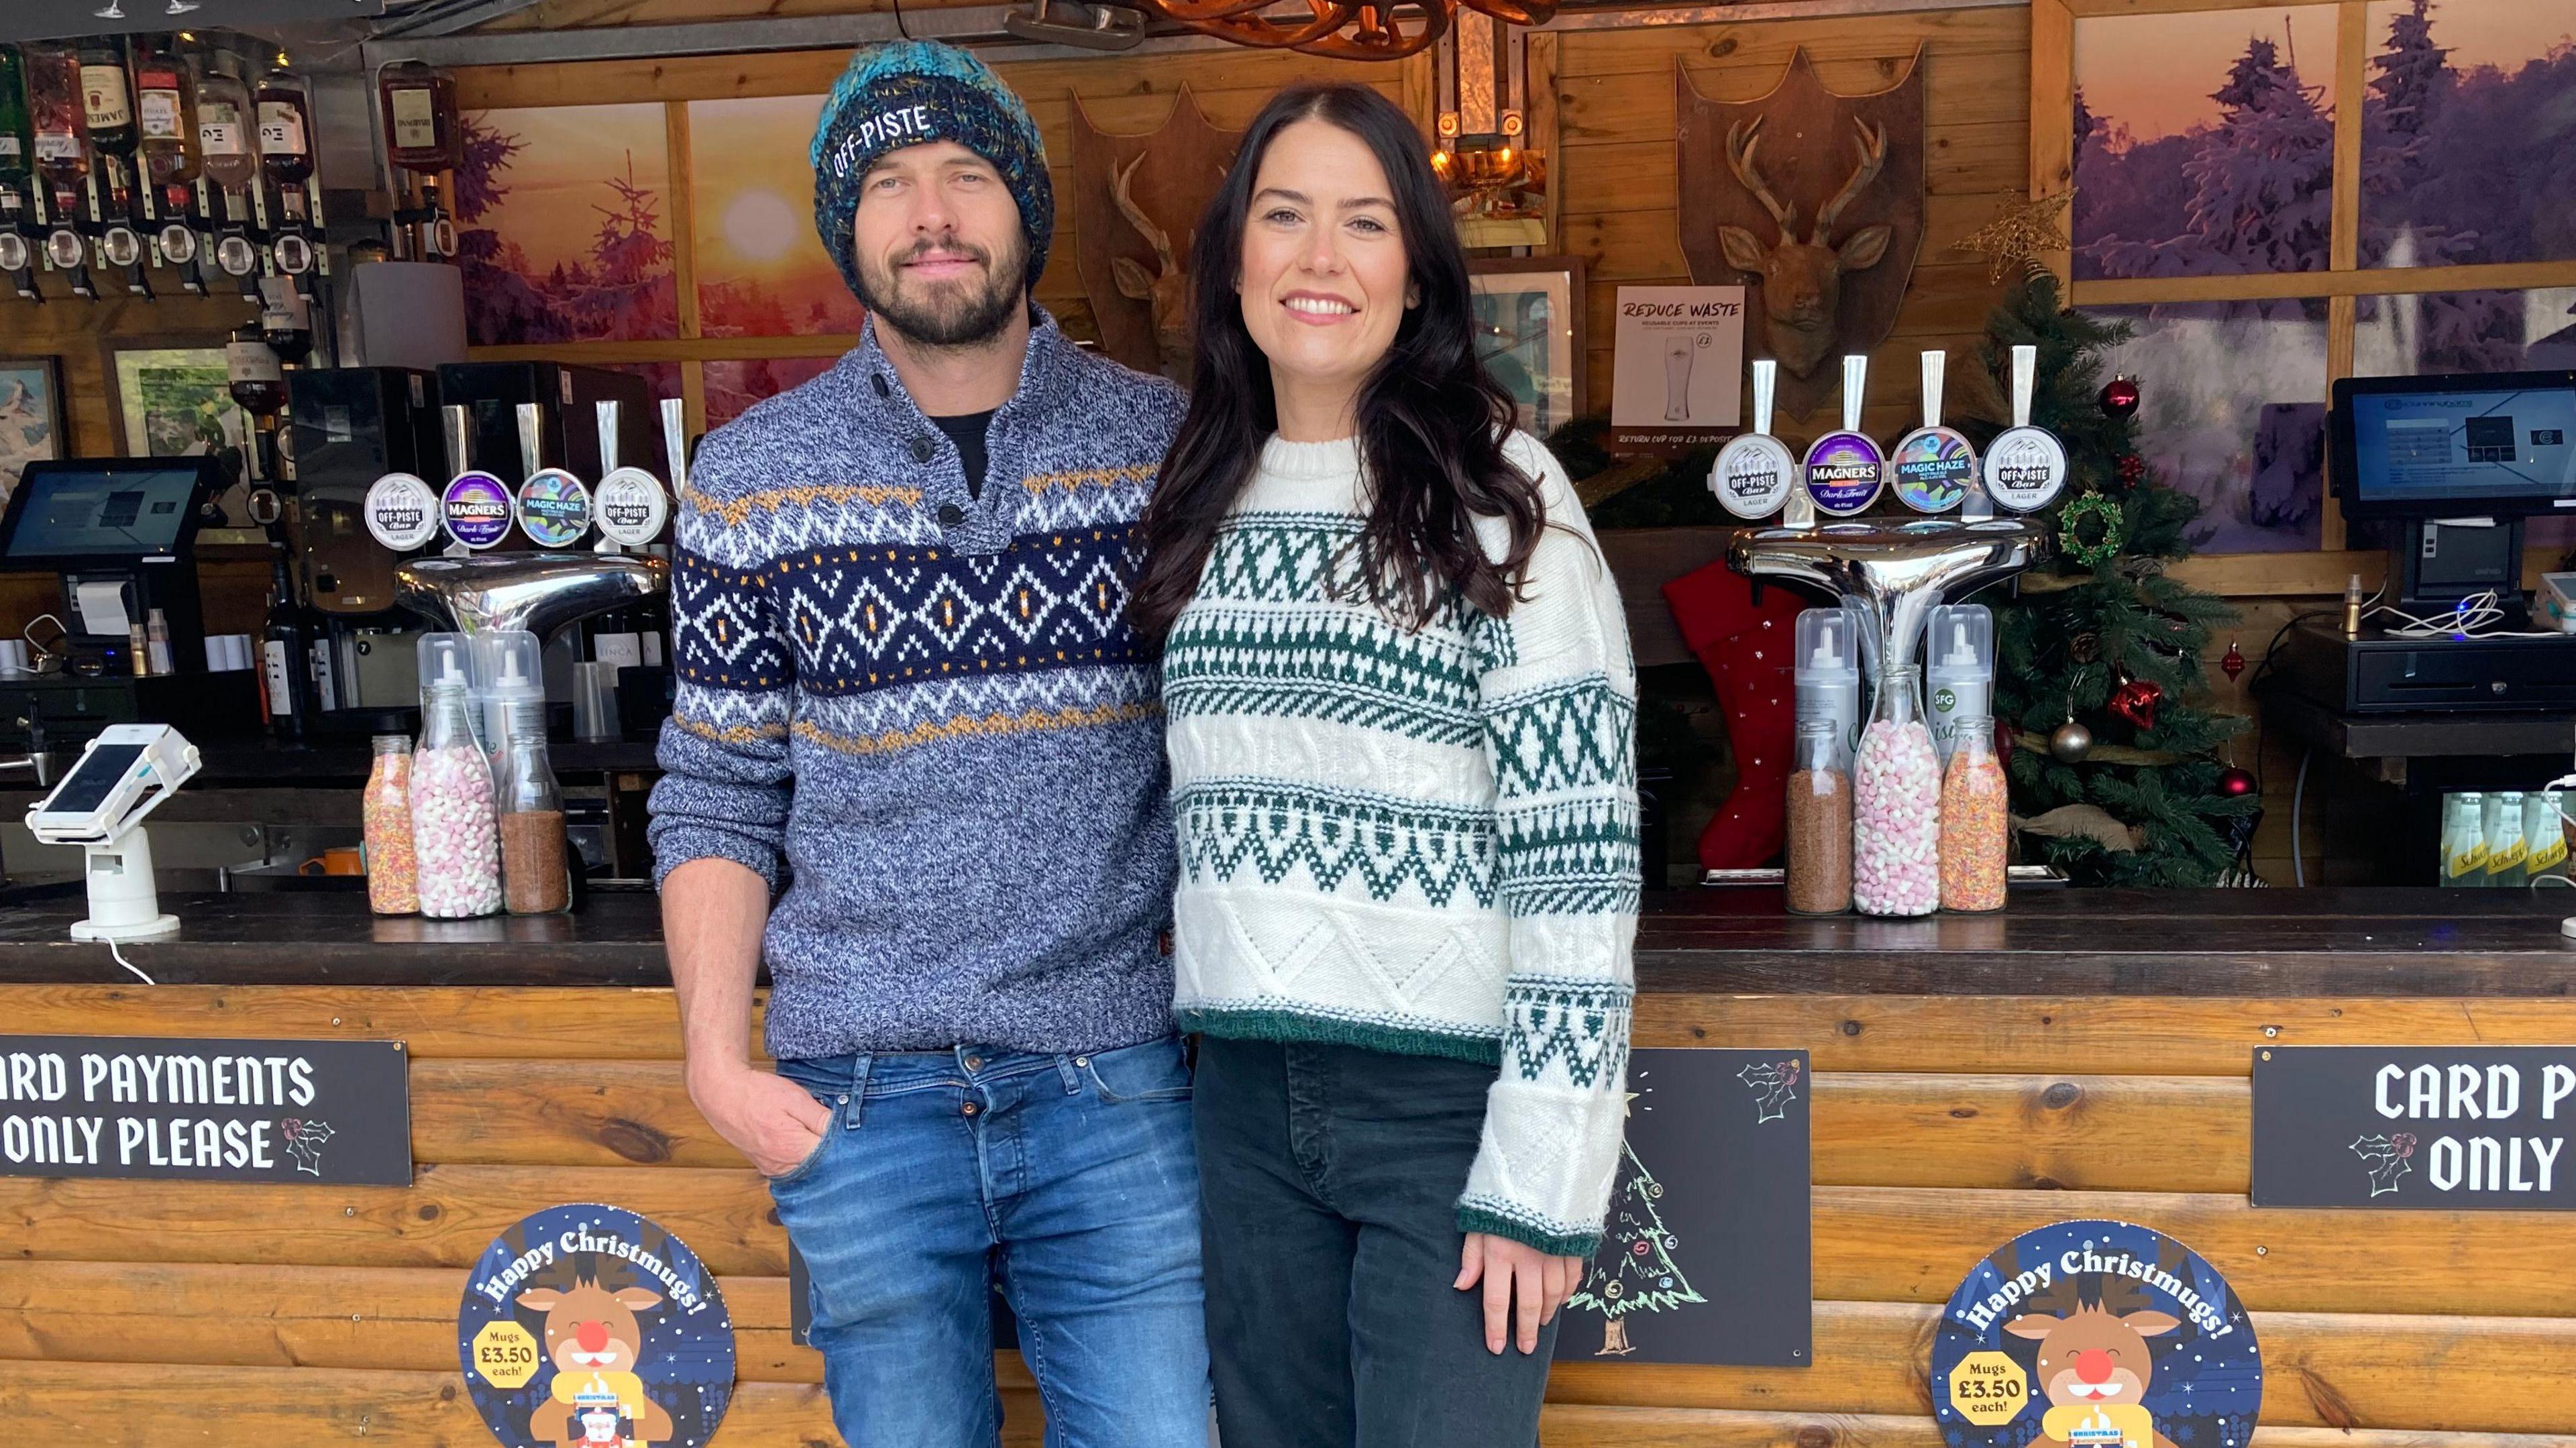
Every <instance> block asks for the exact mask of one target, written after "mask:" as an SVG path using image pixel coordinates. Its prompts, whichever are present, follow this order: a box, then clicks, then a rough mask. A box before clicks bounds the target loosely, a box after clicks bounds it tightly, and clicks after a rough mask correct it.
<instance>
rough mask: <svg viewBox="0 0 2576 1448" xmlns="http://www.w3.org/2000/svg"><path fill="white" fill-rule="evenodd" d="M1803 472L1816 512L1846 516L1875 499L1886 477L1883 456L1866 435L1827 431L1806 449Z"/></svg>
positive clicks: (1863, 510) (1885, 458)
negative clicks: (1814, 502)
mask: <svg viewBox="0 0 2576 1448" xmlns="http://www.w3.org/2000/svg"><path fill="white" fill-rule="evenodd" d="M1804 472H1805V474H1806V483H1807V496H1809V497H1811V498H1813V499H1815V500H1816V511H1817V512H1819V513H1831V514H1833V515H1834V516H1835V517H1837V518H1848V517H1850V516H1852V515H1853V514H1855V513H1861V512H1866V511H1867V510H1868V508H1869V505H1870V504H1872V503H1875V502H1877V501H1878V494H1879V489H1880V488H1881V487H1882V486H1883V485H1884V484H1885V483H1886V480H1887V457H1886V455H1885V454H1883V453H1881V452H1880V451H1879V450H1878V444H1877V443H1874V442H1872V441H1870V440H1869V437H1868V435H1867V434H1864V433H1858V432H1848V431H1846V432H1829V433H1826V434H1825V435H1824V436H1823V437H1820V438H1818V439H1816V441H1815V443H1814V445H1813V446H1811V447H1809V448H1808V449H1807V461H1806V465H1805V468H1804Z"/></svg>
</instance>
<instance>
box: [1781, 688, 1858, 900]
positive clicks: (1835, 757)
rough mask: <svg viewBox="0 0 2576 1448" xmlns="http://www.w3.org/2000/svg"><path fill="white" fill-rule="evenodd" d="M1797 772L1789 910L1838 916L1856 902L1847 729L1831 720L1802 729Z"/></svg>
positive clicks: (1792, 791)
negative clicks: (1845, 747)
mask: <svg viewBox="0 0 2576 1448" xmlns="http://www.w3.org/2000/svg"><path fill="white" fill-rule="evenodd" d="M1792 758H1793V760H1794V761H1795V765H1796V772H1795V773H1793V774H1791V775H1790V776H1789V880H1788V884H1789V892H1788V893H1789V909H1790V911H1791V912H1792V913H1795V914H1799V915H1838V914H1840V913H1842V912H1843V911H1845V910H1849V909H1850V908H1851V903H1852V785H1851V775H1850V772H1849V770H1848V769H1846V768H1845V766H1844V762H1843V741H1842V726H1841V724H1840V723H1839V722H1838V721H1836V720H1834V719H1831V718H1822V719H1806V720H1801V721H1800V722H1799V724H1798V740H1797V746H1796V751H1795V753H1794V754H1793V756H1792Z"/></svg>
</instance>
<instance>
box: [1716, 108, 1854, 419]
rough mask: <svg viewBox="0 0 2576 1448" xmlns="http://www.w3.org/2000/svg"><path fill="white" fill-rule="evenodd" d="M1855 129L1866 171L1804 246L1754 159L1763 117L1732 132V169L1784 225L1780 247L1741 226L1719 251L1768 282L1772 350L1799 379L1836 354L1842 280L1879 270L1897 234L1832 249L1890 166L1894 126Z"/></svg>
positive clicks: (1727, 232)
mask: <svg viewBox="0 0 2576 1448" xmlns="http://www.w3.org/2000/svg"><path fill="white" fill-rule="evenodd" d="M1852 128H1853V129H1854V130H1856V131H1858V132H1859V133H1860V161H1859V164H1858V165H1856V166H1855V167H1854V168H1853V170H1852V174H1851V179H1849V180H1847V181H1845V182H1844V183H1843V188H1842V190H1840V191H1837V192H1835V193H1834V199H1833V200H1831V201H1828V202H1826V203H1825V205H1824V208H1823V209H1822V210H1820V211H1818V212H1817V213H1816V225H1815V228H1814V229H1813V230H1811V231H1809V232H1808V233H1807V238H1806V240H1804V241H1801V240H1799V239H1798V208H1796V207H1794V206H1791V205H1790V204H1788V203H1787V202H1785V201H1782V200H1781V199H1780V198H1779V196H1778V194H1777V193H1775V192H1774V191H1772V189H1771V186H1770V183H1769V182H1767V181H1765V180H1763V179H1762V172H1761V170H1760V169H1759V168H1758V167H1757V166H1756V165H1755V163H1754V153H1755V151H1756V150H1757V149H1759V148H1760V146H1761V144H1762V118H1761V117H1758V116H1757V117H1755V118H1754V119H1753V120H1751V121H1749V122H1747V121H1739V122H1737V123H1736V124H1734V125H1732V126H1729V127H1727V128H1726V166H1727V169H1728V170H1730V171H1732V172H1734V173H1735V179H1736V180H1738V181H1740V182H1742V183H1744V188H1745V189H1746V190H1748V191H1750V192H1752V193H1753V198H1754V199H1755V200H1757V201H1759V202H1761V203H1762V209H1763V210H1765V211H1768V212H1770V213H1771V219H1772V220H1773V221H1776V222H1778V223H1779V224H1780V244H1779V245H1777V246H1772V247H1765V246H1764V245H1763V244H1762V243H1761V241H1760V240H1759V239H1758V238H1756V237H1755V236H1754V235H1753V233H1752V232H1749V231H1747V230H1745V229H1744V228H1743V227H1740V226H1721V227H1719V228H1718V229H1717V239H1718V244H1719V245H1720V246H1721V247H1722V248H1723V249H1724V250H1725V252H1726V260H1727V264H1728V265H1730V266H1733V267H1736V268H1738V269H1740V270H1743V271H1748V272H1751V273H1753V274H1754V275H1756V276H1758V277H1760V278H1761V279H1762V311H1763V321H1764V326H1765V331H1766V333H1767V335H1768V337H1769V339H1770V343H1771V351H1772V353H1773V355H1775V356H1777V357H1778V358H1779V359H1780V365H1781V366H1782V367H1785V368H1787V369H1788V370H1789V371H1790V372H1792V373H1795V374H1796V375H1798V376H1800V377H1806V376H1810V375H1812V374H1813V373H1814V372H1815V370H1816V366H1817V364H1819V363H1821V362H1823V361H1824V360H1825V354H1826V353H1828V352H1830V351H1832V350H1833V345H1834V331H1835V327H1836V323H1837V321H1838V320H1839V314H1840V312H1841V311H1842V295H1843V273H1845V272H1847V271H1863V270H1866V269H1867V268H1870V267H1873V266H1876V265H1878V262H1879V259H1880V258H1881V257H1883V256H1885V255H1887V243H1888V240H1889V238H1890V237H1892V236H1893V235H1894V234H1895V233H1894V229H1893V228H1891V227H1888V226H1886V225H1875V226H1864V227H1862V228H1861V229H1860V230H1858V231H1855V232H1853V233H1852V234H1851V235H1850V236H1848V237H1846V238H1844V239H1843V242H1842V244H1841V245H1840V246H1834V245H1831V244H1829V242H1828V239H1827V238H1828V237H1829V235H1830V234H1831V232H1832V231H1833V227H1834V223H1835V222H1836V221H1838V220H1840V219H1841V217H1842V214H1843V210H1844V208H1846V207H1848V206H1850V205H1851V203H1852V201H1853V200H1854V199H1855V198H1856V197H1858V196H1859V195H1860V194H1861V193H1862V192H1863V191H1866V190H1868V189H1869V184H1870V183H1871V182H1872V181H1875V180H1877V179H1878V173H1879V171H1880V170H1881V169H1882V168H1884V167H1885V166H1886V164H1887V127H1886V126H1884V125H1876V126H1871V125H1864V124H1862V123H1861V122H1860V121H1857V120H1855V121H1853V122H1852Z"/></svg>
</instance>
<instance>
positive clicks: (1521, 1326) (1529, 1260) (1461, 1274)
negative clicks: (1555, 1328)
mask: <svg viewBox="0 0 2576 1448" xmlns="http://www.w3.org/2000/svg"><path fill="white" fill-rule="evenodd" d="M1589 1266H1591V1264H1590V1263H1589V1262H1586V1261H1585V1260H1584V1259H1582V1258H1580V1257H1557V1256H1551V1255H1550V1254H1548V1253H1545V1252H1542V1251H1540V1250H1539V1249H1537V1248H1536V1247H1532V1246H1530V1245H1528V1244H1527V1243H1523V1242H1515V1241H1513V1240H1512V1239H1511V1238H1509V1237H1497V1236H1494V1235H1492V1234H1491V1233H1487V1232H1469V1233H1468V1234H1467V1245H1466V1249H1465V1251H1464V1253H1463V1254H1462V1255H1461V1256H1460V1258H1459V1262H1458V1280H1457V1282H1456V1283H1455V1284H1453V1285H1455V1286H1456V1287H1457V1289H1458V1290H1459V1291H1461V1292H1464V1291H1466V1290H1467V1289H1468V1288H1471V1287H1473V1286H1475V1285H1476V1284H1477V1283H1478V1282H1479V1281H1482V1282H1483V1283H1484V1284H1485V1351H1487V1352H1490V1353H1500V1352H1501V1351H1502V1350H1503V1339H1504V1338H1505V1337H1507V1336H1516V1337H1517V1338H1518V1339H1519V1342H1520V1349H1521V1351H1522V1352H1525V1353H1532V1352H1536V1351H1538V1330H1539V1327H1540V1325H1541V1324H1543V1323H1548V1322H1553V1321H1555V1320H1556V1310H1557V1309H1558V1308H1560V1307H1563V1306H1564V1305H1565V1299H1567V1298H1569V1297H1572V1296H1573V1295H1574V1289H1575V1288H1576V1287H1577V1286H1579V1285H1581V1284H1582V1281H1583V1273H1584V1270H1585V1269H1586V1268H1587V1267H1589ZM1515 1322H1516V1323H1517V1325H1518V1331H1517V1332H1516V1333H1515V1332H1514V1331H1512V1327H1513V1324H1514V1323H1515Z"/></svg>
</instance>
